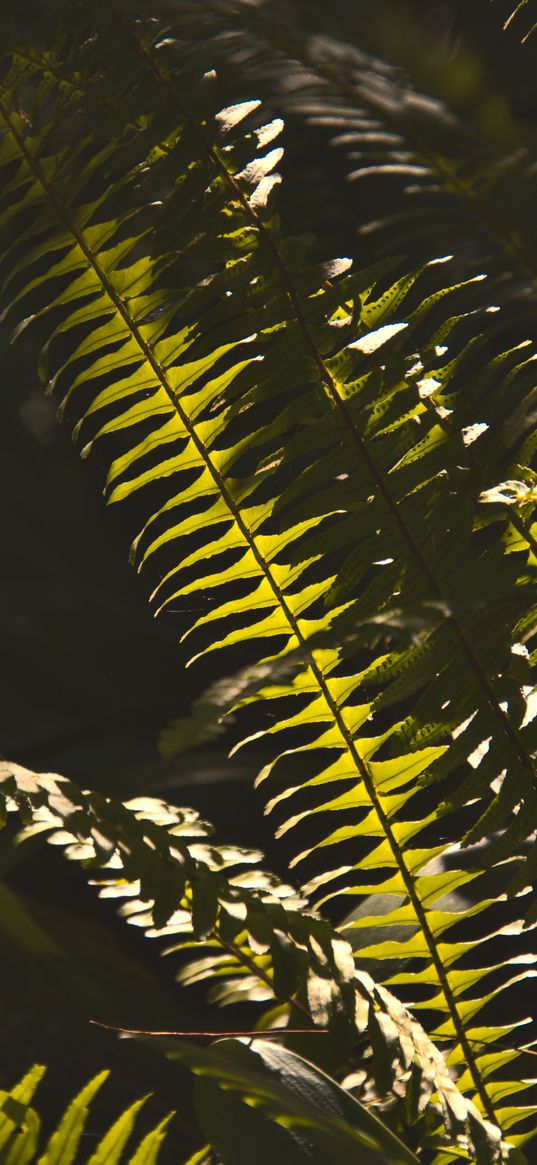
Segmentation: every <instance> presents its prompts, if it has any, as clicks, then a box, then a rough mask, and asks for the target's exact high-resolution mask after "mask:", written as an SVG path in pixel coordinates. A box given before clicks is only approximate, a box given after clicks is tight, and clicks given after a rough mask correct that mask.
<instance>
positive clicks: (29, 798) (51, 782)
mask: <svg viewBox="0 0 537 1165" xmlns="http://www.w3.org/2000/svg"><path fill="white" fill-rule="evenodd" d="M0 788H1V796H2V798H4V799H5V798H7V805H8V807H9V808H12V809H13V808H18V809H19V811H20V812H22V813H25V814H26V815H27V818H28V824H27V825H26V826H25V828H24V830H23V834H22V837H27V836H34V835H35V832H36V831H38V832H39V831H42V832H44V833H45V836H46V837H47V838H48V840H49V841H50V843H51V844H53V845H60V846H62V847H64V848H65V853H66V856H67V857H68V858H69V859H71V860H75V861H81V862H83V863H84V864H85V865H86V866H88V867H89V869H90V870H91V871H92V872H93V871H95V870H97V871H98V877H97V885H98V886H99V892H100V894H101V895H102V896H103V897H107V898H108V897H112V898H113V899H115V900H118V899H119V900H122V899H125V900H126V901H125V905H124V906H123V907H122V913H123V914H124V916H125V917H126V918H127V920H128V921H130V922H133V923H134V924H135V925H137V926H142V927H144V929H145V931H146V933H147V934H148V935H149V936H153V937H157V938H160V939H162V938H164V939H168V940H169V938H171V939H172V945H171V946H170V947H169V948H168V953H175V952H185V951H189V950H190V949H192V948H194V949H195V951H196V959H195V960H194V961H193V962H192V963H191V964H188V963H187V964H186V965H184V966H183V968H182V970H181V972H180V980H181V981H182V982H183V983H185V984H188V983H194V982H209V983H212V988H211V993H212V997H213V998H214V999H215V1001H217V1002H219V1003H220V1004H228V1003H232V1002H235V1001H248V1002H258V1003H259V1002H262V1003H265V1004H266V1003H268V1004H269V1011H268V1012H265V1015H264V1016H263V1017H261V1019H260V1023H261V1024H263V1025H266V1026H267V1027H269V1028H270V1027H271V1026H272V1024H273V1022H274V1021H275V1017H274V1016H273V1013H272V1008H273V1005H274V1003H275V1002H278V1003H279V1004H280V1009H279V1011H278V1014H277V1017H276V1021H277V1023H278V1024H279V1025H282V1024H283V1025H284V1026H282V1027H281V1033H282V1035H284V1034H285V1030H286V1029H285V1022H286V1021H287V1023H289V1022H291V1023H292V1022H295V1023H296V1022H298V1023H299V1025H300V1026H301V1027H303V1026H304V1023H306V1025H308V1026H309V1025H310V1024H312V1023H313V1024H314V1025H323V1027H324V1028H325V1029H326V1035H327V1037H328V1036H330V1040H331V1044H332V1049H333V1052H332V1054H334V1053H335V1052H337V1056H338V1058H339V1057H340V1056H341V1052H342V1049H343V1048H348V1049H349V1050H350V1049H351V1048H352V1047H353V1046H354V1044H355V1043H356V1042H357V1041H358V1042H360V1041H361V1040H362V1039H363V1038H364V1036H365V1035H366V1034H367V1035H369V1037H370V1038H371V1039H372V1042H373V1046H374V1047H375V1048H376V1055H377V1057H378V1053H379V1049H381V1048H384V1043H386V1041H387V1043H386V1047H385V1048H384V1051H383V1055H382V1059H381V1060H380V1061H379V1062H377V1061H376V1060H375V1061H374V1062H373V1072H374V1077H375V1086H376V1087H378V1088H380V1091H381V1092H383V1090H384V1087H385V1081H386V1071H387V1069H386V1064H387V1063H388V1065H389V1072H388V1076H389V1081H390V1082H391V1081H393V1080H395V1079H397V1080H398V1086H399V1088H400V1090H402V1091H403V1092H406V1090H407V1089H409V1090H410V1088H412V1094H413V1095H414V1097H415V1102H416V1104H417V1107H416V1117H415V1119H418V1118H419V1116H420V1114H422V1113H423V1112H424V1111H429V1110H428V1105H429V1102H430V1100H431V1097H433V1096H434V1095H437V1096H438V1097H439V1098H440V1102H441V1105H442V1110H443V1114H444V1123H445V1128H446V1132H445V1134H444V1136H445V1137H447V1143H449V1140H450V1137H451V1135H452V1131H453V1129H455V1128H456V1129H457V1135H460V1137H461V1138H463V1139H464V1137H468V1136H469V1135H470V1136H472V1133H471V1128H472V1124H475V1122H476V1121H477V1124H478V1125H479V1124H480V1118H479V1114H478V1111H477V1109H476V1108H475V1106H474V1105H473V1104H472V1103H469V1102H468V1101H467V1100H466V1099H465V1098H463V1096H462V1095H461V1094H460V1093H459V1092H458V1090H457V1088H456V1085H455V1084H454V1082H453V1080H452V1079H451V1077H450V1075H449V1072H448V1070H447V1068H446V1063H445V1061H444V1058H443V1056H442V1055H441V1053H440V1052H439V1051H437V1049H436V1048H435V1046H434V1045H433V1044H432V1043H431V1042H430V1040H428V1038H427V1036H426V1034H425V1031H424V1030H423V1028H422V1027H421V1026H420V1024H419V1023H417V1022H416V1020H414V1019H413V1018H412V1017H411V1015H410V1013H409V1012H408V1010H407V1009H406V1008H405V1007H404V1006H403V1005H402V1004H401V1003H399V1002H398V1001H397V1000H396V999H395V998H394V996H393V995H392V994H391V992H390V991H388V990H387V989H386V988H383V987H380V986H378V985H376V984H375V983H374V982H373V980H372V979H371V977H370V976H369V975H367V974H365V973H364V972H362V971H357V970H356V969H355V965H354V960H353V957H352V951H351V948H350V946H349V945H348V943H347V942H346V941H345V939H342V938H341V937H340V936H339V935H338V933H337V932H336V931H334V930H333V928H331V927H330V925H329V924H328V923H327V922H325V921H324V920H322V919H320V918H319V917H317V916H316V915H315V914H314V913H313V912H311V911H309V910H307V909H306V908H305V905H304V904H303V903H302V902H300V900H297V899H296V896H294V895H293V892H292V890H291V888H290V887H288V886H285V885H282V884H281V883H280V881H279V880H278V879H277V878H276V877H275V876H274V875H268V874H266V873H265V872H264V871H262V870H259V869H252V870H249V871H248V872H246V871H241V870H240V866H241V865H244V864H246V865H249V866H252V865H255V864H256V863H257V862H258V861H259V857H260V855H259V854H256V853H255V852H251V851H244V850H237V849H236V848H235V847H225V846H224V847H214V846H213V845H210V844H208V842H207V829H206V827H204V826H203V824H202V823H199V821H198V819H197V817H196V815H195V814H193V813H192V811H191V810H177V809H173V808H172V807H170V806H166V805H165V804H163V803H162V802H160V801H157V800H154V799H151V798H141V799H138V800H137V801H135V802H132V803H131V804H127V805H125V806H121V805H118V804H117V803H114V802H113V801H112V800H111V799H106V800H105V799H103V798H102V797H100V796H99V795H97V794H94V793H82V792H81V791H80V790H78V789H77V788H76V786H74V785H73V783H72V782H70V781H66V780H65V779H63V778H60V777H53V776H51V775H50V774H49V775H45V776H39V777H37V776H35V775H33V774H30V773H29V772H27V771H26V770H24V769H21V768H20V767H19V766H12V765H7V766H5V767H4V770H3V772H2V774H1V784H0ZM178 867H179V871H180V873H179V876H178ZM237 867H239V868H238V869H237ZM208 887H210V888H211V893H210V896H209V898H210V902H211V904H212V916H211V921H210V931H209V930H208V927H209V923H208V921H207V916H206V914H205V903H206V898H207V888H208ZM200 897H201V899H202V908H201V919H202V930H201V933H200V930H199V929H198V927H199V925H200V905H199V898H200ZM178 938H179V942H177V939H178ZM219 980H220V983H219ZM383 1033H385V1034H383ZM306 1038H307V1037H306ZM325 1052H326V1049H325ZM496 1062H497V1063H498V1064H501V1063H503V1061H502V1059H501V1057H500V1059H499V1060H497V1061H496ZM505 1062H507V1061H505ZM379 1063H380V1065H381V1068H380V1069H379ZM411 1066H413V1067H412V1070H411V1071H410V1068H411ZM414 1069H415V1071H414ZM377 1073H378V1075H377ZM416 1073H417V1076H416ZM383 1082H384V1083H383ZM131 1116H132V1114H130V1113H129V1112H128V1113H127V1114H125V1115H124V1117H122V1118H121V1121H120V1125H119V1129H118V1130H116V1128H115V1127H113V1129H112V1130H111V1132H110V1134H107V1136H110V1139H115V1138H116V1137H117V1135H118V1133H119V1134H122V1132H124V1131H125V1127H126V1125H127V1124H130V1123H131ZM431 1116H432V1124H433V1128H434V1130H435V1135H436V1137H437V1138H438V1137H440V1138H441V1139H442V1131H441V1127H440V1128H439V1127H438V1120H437V1118H436V1114H434V1110H433V1111H432V1112H431ZM484 1129H485V1133H484V1135H485V1137H486V1138H488V1139H489V1142H490V1146H491V1149H492V1150H494V1146H495V1145H496V1140H497V1138H496V1136H495V1135H493V1134H492V1133H491V1131H490V1130H488V1131H487V1126H486V1125H485V1126H484Z"/></svg>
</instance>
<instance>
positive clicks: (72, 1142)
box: [0, 1064, 174, 1165]
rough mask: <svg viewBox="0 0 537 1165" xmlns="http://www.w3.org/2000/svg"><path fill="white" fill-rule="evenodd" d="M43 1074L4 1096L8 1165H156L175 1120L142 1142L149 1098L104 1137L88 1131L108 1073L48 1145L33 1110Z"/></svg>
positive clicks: (34, 1073)
mask: <svg viewBox="0 0 537 1165" xmlns="http://www.w3.org/2000/svg"><path fill="white" fill-rule="evenodd" d="M44 1073H45V1068H44V1067H43V1065H41V1064H34V1066H33V1068H30V1070H29V1071H28V1072H27V1073H26V1075H25V1076H24V1077H23V1079H22V1080H20V1081H19V1082H18V1084H15V1086H14V1087H13V1088H12V1089H11V1090H10V1091H2V1092H0V1152H1V1154H2V1160H3V1161H5V1162H6V1165H15V1163H17V1165H31V1162H33V1161H37V1160H39V1162H40V1165H74V1163H75V1162H78V1161H80V1160H81V1159H82V1158H83V1159H84V1160H85V1161H87V1162H88V1165H156V1162H157V1160H158V1157H159V1153H160V1149H161V1147H162V1143H163V1141H164V1139H165V1136H166V1131H167V1128H168V1125H169V1123H170V1121H171V1119H172V1117H173V1115H174V1114H173V1113H169V1114H168V1115H167V1116H165V1117H164V1119H163V1120H161V1121H159V1122H158V1124H156V1125H155V1126H154V1127H153V1128H152V1129H150V1130H149V1131H148V1132H146V1133H145V1134H143V1135H142V1136H140V1134H139V1132H138V1131H137V1130H136V1123H137V1117H138V1113H139V1112H140V1109H141V1108H142V1107H143V1105H144V1103H145V1101H146V1100H147V1097H142V1098H141V1099H140V1100H136V1101H134V1103H133V1104H131V1105H129V1107H128V1108H126V1109H125V1111H124V1112H122V1113H121V1114H120V1116H118V1117H117V1119H116V1120H115V1121H114V1123H113V1124H112V1125H111V1126H110V1128H109V1129H107V1130H106V1132H104V1133H103V1134H102V1136H101V1135H97V1134H88V1133H87V1132H85V1131H84V1130H85V1129H86V1128H87V1126H88V1122H90V1121H91V1116H92V1103H93V1101H94V1099H95V1097H96V1095H97V1093H98V1092H99V1090H100V1089H101V1088H102V1086H103V1084H104V1083H105V1082H106V1080H107V1078H108V1076H109V1072H107V1071H104V1072H99V1073H98V1074H97V1076H94V1077H93V1079H92V1080H90V1081H89V1082H88V1083H87V1084H86V1085H85V1086H84V1088H82V1089H81V1091H80V1092H79V1093H78V1094H77V1096H75V1097H74V1098H73V1100H72V1101H71V1102H70V1104H69V1105H68V1107H67V1108H66V1109H65V1112H64V1113H63V1114H62V1116H61V1117H60V1120H59V1122H58V1125H57V1127H56V1129H55V1131H54V1132H53V1133H52V1134H51V1135H50V1137H48V1138H47V1139H46V1141H45V1142H44V1141H43V1138H42V1136H41V1119H40V1117H39V1115H38V1112H37V1110H36V1109H35V1108H34V1093H35V1091H36V1088H37V1087H38V1085H39V1083H40V1081H41V1079H42V1077H43V1075H44ZM88 1135H91V1137H92V1144H93V1146H94V1147H93V1152H92V1153H90V1155H89V1158H88V1155H87V1152H86V1147H85V1145H84V1144H83V1143H81V1142H82V1138H83V1137H85V1136H88ZM133 1136H136V1144H133V1140H132V1138H133Z"/></svg>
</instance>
